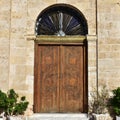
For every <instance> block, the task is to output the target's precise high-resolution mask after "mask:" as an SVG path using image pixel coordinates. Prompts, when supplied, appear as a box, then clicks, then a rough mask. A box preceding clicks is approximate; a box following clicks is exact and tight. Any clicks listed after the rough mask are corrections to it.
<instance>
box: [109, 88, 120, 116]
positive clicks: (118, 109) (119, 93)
mask: <svg viewBox="0 0 120 120" xmlns="http://www.w3.org/2000/svg"><path fill="white" fill-rule="evenodd" d="M112 92H113V97H112V98H111V99H110V106H111V107H112V109H113V112H114V113H115V114H116V115H118V116H120V87H118V88H117V89H114V90H113V91H112Z"/></svg>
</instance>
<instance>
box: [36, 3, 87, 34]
mask: <svg viewBox="0 0 120 120" xmlns="http://www.w3.org/2000/svg"><path fill="white" fill-rule="evenodd" d="M35 32H36V35H57V36H65V35H86V34H87V33H88V27H87V22H86V19H85V18H84V16H83V15H82V13H81V12H80V11H78V10H76V9H75V8H73V7H71V6H68V5H63V4H62V5H54V6H51V7H49V8H47V9H45V10H44V11H43V12H42V13H41V14H40V15H39V16H38V18H37V20H36V26H35Z"/></svg>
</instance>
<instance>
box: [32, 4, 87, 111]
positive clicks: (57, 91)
mask: <svg viewBox="0 0 120 120" xmlns="http://www.w3.org/2000/svg"><path fill="white" fill-rule="evenodd" d="M61 7H63V8H64V7H65V6H64V5H61ZM61 7H58V6H57V7H55V8H56V9H55V8H54V7H52V13H49V14H48V12H47V14H46V16H42V15H40V16H39V18H38V20H37V23H36V26H37V28H36V33H37V34H38V35H37V37H36V41H35V81H34V112H36V113H59V112H60V113H61V112H62V113H66V112H67V113H68V112H72V113H78V112H87V105H88V104H87V100H88V97H87V88H88V87H87V41H86V39H85V36H84V34H86V33H85V29H86V28H84V26H82V23H80V21H78V18H77V17H73V16H72V15H71V14H67V13H66V12H65V11H64V9H65V8H64V9H61ZM53 8H54V9H53ZM56 10H57V12H55V11H56ZM67 10H69V9H67ZM67 12H68V11H67ZM42 19H44V20H42ZM57 20H58V21H57ZM65 20H66V22H65ZM67 21H69V23H68V22H67ZM43 24H44V25H43ZM52 24H53V25H52ZM49 26H51V27H49ZM55 26H56V27H55ZM82 28H84V29H82ZM50 29H51V30H50ZM72 33H73V34H74V35H75V36H69V34H70V35H71V34H72ZM78 33H81V34H80V35H79V36H76V35H78ZM52 34H54V35H55V36H51V35H52ZM40 35H41V36H40ZM48 35H50V36H48ZM81 35H82V36H81Z"/></svg>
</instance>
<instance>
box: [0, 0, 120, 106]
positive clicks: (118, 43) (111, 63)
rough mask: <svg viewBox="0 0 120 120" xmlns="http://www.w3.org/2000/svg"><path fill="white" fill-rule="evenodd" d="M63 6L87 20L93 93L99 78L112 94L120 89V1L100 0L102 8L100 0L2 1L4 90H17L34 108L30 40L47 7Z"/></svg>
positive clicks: (0, 38) (0, 54)
mask: <svg viewBox="0 0 120 120" xmlns="http://www.w3.org/2000/svg"><path fill="white" fill-rule="evenodd" d="M59 3H66V4H71V5H73V6H74V7H76V8H78V9H79V10H80V11H81V12H82V13H83V14H84V16H85V18H86V19H87V22H88V35H87V39H88V85H89V92H90V91H92V88H94V87H96V86H97V78H98V85H103V84H106V85H107V86H108V88H109V89H110V90H111V89H113V88H116V87H118V86H119V84H118V82H119V80H120V74H119V72H120V69H119V68H120V34H119V33H120V22H119V20H120V12H119V11H120V3H119V0H104V1H101V0H98V6H96V0H8V1H7V2H6V1H5V0H1V1H0V6H1V10H0V88H1V89H3V90H5V91H6V90H7V89H10V88H14V89H15V90H16V91H17V92H18V93H20V95H26V96H27V99H28V100H29V101H30V106H31V108H32V105H33V89H34V88H33V84H34V41H33V40H31V41H30V40H29V39H31V38H32V37H31V36H34V35H35V32H34V31H35V22H36V18H37V16H38V15H39V13H40V12H41V11H42V10H43V9H45V8H46V7H48V6H50V5H53V4H59ZM96 8H97V12H98V13H97V14H96ZM96 15H97V16H98V18H97V22H96ZM96 23H97V26H98V29H96V27H97V26H96ZM97 32H98V35H96V33H97ZM97 37H98V38H97ZM96 43H98V51H97V52H96V50H97V49H96V48H97V46H96ZM97 58H98V75H97V72H96V71H97V64H96V63H97V61H96V60H97ZM113 81H114V82H113ZM116 82H117V83H116Z"/></svg>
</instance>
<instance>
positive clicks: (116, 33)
mask: <svg viewBox="0 0 120 120" xmlns="http://www.w3.org/2000/svg"><path fill="white" fill-rule="evenodd" d="M119 11H120V1H119V0H104V1H102V0H98V50H99V51H98V59H99V60H98V66H99V77H98V78H99V79H98V80H99V81H98V82H99V85H103V84H106V85H107V87H108V89H110V90H112V89H114V88H116V87H118V86H120V12H119Z"/></svg>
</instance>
